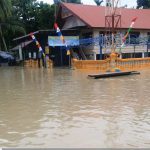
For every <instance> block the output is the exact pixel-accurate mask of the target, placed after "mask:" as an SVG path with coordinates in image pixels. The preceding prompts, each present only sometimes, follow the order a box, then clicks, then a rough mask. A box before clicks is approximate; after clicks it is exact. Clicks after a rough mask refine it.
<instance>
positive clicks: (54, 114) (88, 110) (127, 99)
mask: <svg viewBox="0 0 150 150" xmlns="http://www.w3.org/2000/svg"><path fill="white" fill-rule="evenodd" d="M0 147H26V148H28V147H30V148H34V147H35V148H43V147H44V148H52V147H53V148H55V147H57V148H60V147H62V148H100V147H103V148H111V147H113V148H120V147H123V148H132V147H134V148H137V147H142V148H150V70H147V71H141V75H134V76H126V77H117V78H109V79H99V80H94V79H88V78H87V73H85V72H81V71H76V70H69V69H61V68H60V69H54V70H45V69H23V68H16V67H12V68H11V67H10V68H9V67H1V68H0Z"/></svg>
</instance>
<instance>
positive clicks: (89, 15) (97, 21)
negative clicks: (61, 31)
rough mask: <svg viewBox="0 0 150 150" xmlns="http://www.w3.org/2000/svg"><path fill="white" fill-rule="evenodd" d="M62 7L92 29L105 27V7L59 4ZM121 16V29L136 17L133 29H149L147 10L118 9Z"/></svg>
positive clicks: (149, 14)
mask: <svg viewBox="0 0 150 150" xmlns="http://www.w3.org/2000/svg"><path fill="white" fill-rule="evenodd" d="M61 6H62V7H65V8H67V9H68V10H70V11H71V12H72V13H73V14H74V15H75V16H77V17H78V18H79V19H81V20H82V21H83V22H84V23H86V24H87V25H88V26H90V27H93V28H104V27H105V7H104V6H92V5H82V4H72V3H61ZM120 9H121V16H122V25H121V28H129V26H130V24H131V20H132V19H133V18H135V17H138V19H137V21H136V23H135V25H134V28H135V29H150V10H149V9H128V8H120Z"/></svg>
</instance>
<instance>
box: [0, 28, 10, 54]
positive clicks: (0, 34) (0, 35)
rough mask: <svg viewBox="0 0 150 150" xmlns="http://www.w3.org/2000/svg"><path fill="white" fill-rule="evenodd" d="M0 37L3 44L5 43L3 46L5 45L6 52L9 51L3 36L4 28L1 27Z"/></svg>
mask: <svg viewBox="0 0 150 150" xmlns="http://www.w3.org/2000/svg"><path fill="white" fill-rule="evenodd" d="M0 37H1V38H2V42H3V45H4V50H5V51H7V50H8V49H7V45H6V42H5V38H4V36H3V32H2V27H1V25H0Z"/></svg>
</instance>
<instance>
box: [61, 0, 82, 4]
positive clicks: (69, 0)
mask: <svg viewBox="0 0 150 150" xmlns="http://www.w3.org/2000/svg"><path fill="white" fill-rule="evenodd" d="M62 2H66V3H77V4H81V0H62Z"/></svg>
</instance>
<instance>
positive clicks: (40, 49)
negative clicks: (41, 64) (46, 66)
mask: <svg viewBox="0 0 150 150" xmlns="http://www.w3.org/2000/svg"><path fill="white" fill-rule="evenodd" d="M30 36H31V38H32V40H34V42H35V44H36V46H37V48H38V49H39V52H41V53H42V55H43V56H44V57H45V54H44V51H43V49H42V47H41V45H40V43H39V42H38V40H37V39H36V37H35V36H34V34H33V33H30Z"/></svg>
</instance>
